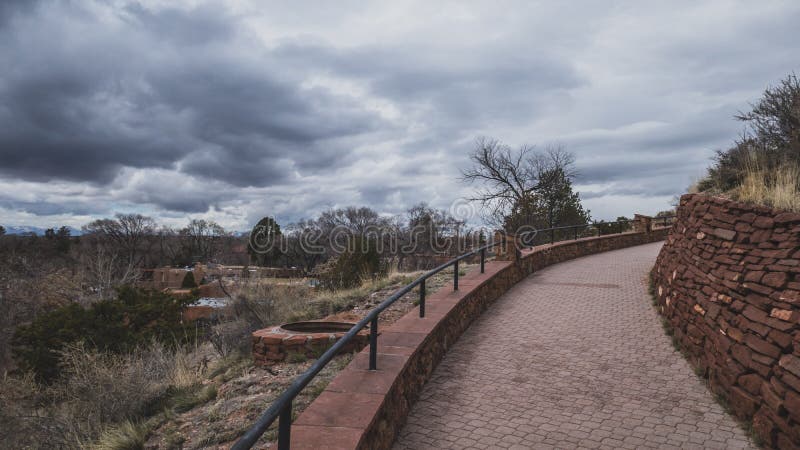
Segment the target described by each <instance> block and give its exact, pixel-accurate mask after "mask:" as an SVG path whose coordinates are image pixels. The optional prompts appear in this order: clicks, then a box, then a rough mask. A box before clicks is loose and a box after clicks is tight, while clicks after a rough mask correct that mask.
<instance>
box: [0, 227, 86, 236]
mask: <svg viewBox="0 0 800 450" xmlns="http://www.w3.org/2000/svg"><path fill="white" fill-rule="evenodd" d="M3 226H4V227H5V228H6V234H31V233H33V234H35V235H37V236H44V231H45V230H46V229H47V228H40V227H28V226H11V225H3ZM67 228H69V232H70V235H72V236H80V235H82V234H83V231H81V230H80V229H78V228H72V227H67ZM56 230H58V227H56Z"/></svg>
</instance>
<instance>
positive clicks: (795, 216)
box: [775, 212, 800, 225]
mask: <svg viewBox="0 0 800 450" xmlns="http://www.w3.org/2000/svg"><path fill="white" fill-rule="evenodd" d="M775 223H776V224H778V225H791V224H795V223H800V213H790V212H786V213H781V214H778V215H777V216H775Z"/></svg>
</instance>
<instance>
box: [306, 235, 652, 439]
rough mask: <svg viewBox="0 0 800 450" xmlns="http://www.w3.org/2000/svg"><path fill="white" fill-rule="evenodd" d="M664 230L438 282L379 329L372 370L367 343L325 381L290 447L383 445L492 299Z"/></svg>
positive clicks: (540, 254) (584, 243)
mask: <svg viewBox="0 0 800 450" xmlns="http://www.w3.org/2000/svg"><path fill="white" fill-rule="evenodd" d="M666 235H667V229H659V230H654V231H652V232H635V233H624V234H621V235H609V236H600V237H595V238H586V239H579V240H577V241H567V242H560V243H556V244H554V245H552V246H551V245H547V246H542V247H538V248H536V249H534V250H532V251H527V252H524V253H523V254H522V256H521V259H519V260H517V261H491V262H487V263H486V273H484V274H481V273H480V271H479V270H473V271H472V272H470V273H468V274H467V275H466V276H464V277H461V278H460V279H459V290H458V291H455V292H454V291H453V290H452V285H450V287H448V286H444V287H442V288H441V289H440V290H439V291H438V292H436V293H435V294H433V295H431V296H430V297H429V298H428V299H427V301H426V317H424V318H420V317H419V309H418V308H414V309H413V310H411V311H410V312H409V313H408V314H406V315H405V316H403V317H402V318H401V319H399V320H398V321H397V322H395V323H393V324H392V325H391V326H389V327H387V328H386V329H384V330H380V336H379V339H378V362H377V366H378V370H376V371H369V370H367V369H368V357H369V348H365V349H364V350H362V351H361V352H360V353H358V354H357V355H356V356H355V358H354V359H353V361H352V362H351V363H350V365H348V367H346V368H345V369H344V370H343V371H342V372H340V373H339V375H338V376H337V377H336V378H335V379H334V380H333V381H332V382H331V383H330V384H329V385H328V386H327V388H326V389H325V391H323V393H322V394H320V396H319V397H317V399H316V400H315V401H314V402H313V403H312V404H311V405H309V407H308V408H307V409H306V410H305V411H304V412H303V413H302V414H301V415H300V416H299V417H298V418H297V419H296V420H295V421H294V423H293V425H292V435H291V447H292V449H317V448H327V449H354V448H358V449H386V448H390V447H391V445H392V443H393V441H394V438H395V435H396V434H397V432H398V431H399V430H400V428H401V427H402V425H403V423H404V422H405V419H406V416H407V415H408V413H409V411H410V409H411V406H412V405H413V403H414V401H415V400H416V398H417V396H418V395H419V393H420V392H421V390H422V387H423V385H424V384H425V382H426V381H427V380H428V379H429V378H430V375H431V374H432V372H433V370H434V368H435V367H436V365H437V364H438V363H439V361H440V360H441V359H442V357H444V354H445V352H446V351H447V349H448V348H449V347H450V346H451V345H452V344H453V343H454V342H455V341H456V340H457V339H458V337H459V336H460V335H461V334H462V333H463V332H464V330H466V329H467V327H468V326H469V325H470V323H471V322H472V321H473V320H474V319H475V318H477V317H478V316H479V315H480V314H481V313H482V312H483V311H484V310H485V309H486V308H488V306H489V305H490V304H491V303H492V302H494V300H496V299H497V298H499V297H500V296H501V295H503V294H504V293H505V292H506V291H507V290H508V289H509V288H511V287H512V286H513V285H514V284H516V283H517V282H518V281H520V280H522V279H523V278H525V277H526V276H528V275H529V274H531V273H533V272H534V271H536V270H539V269H541V268H543V267H546V266H549V265H552V264H556V263H558V262H562V261H566V260H569V259H573V258H577V257H580V256H585V255H590V254H594V253H599V252H603V251H608V250H614V249H619V248H625V247H630V246H634V245H640V244H646V243H649V242H655V241H658V240H663V239H664V238H665V236H666Z"/></svg>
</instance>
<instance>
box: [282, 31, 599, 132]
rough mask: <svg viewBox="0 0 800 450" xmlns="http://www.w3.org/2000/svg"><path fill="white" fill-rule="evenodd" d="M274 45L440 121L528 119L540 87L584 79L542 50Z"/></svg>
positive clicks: (301, 63) (301, 62) (546, 89)
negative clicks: (425, 107)
mask: <svg viewBox="0 0 800 450" xmlns="http://www.w3.org/2000/svg"><path fill="white" fill-rule="evenodd" d="M275 52H276V54H277V55H280V56H281V57H282V58H285V59H286V60H287V61H292V62H293V64H296V65H297V66H298V67H303V68H306V69H312V68H313V69H317V70H319V69H320V68H324V69H325V70H328V71H330V72H331V73H333V74H336V75H337V76H341V77H346V78H351V79H356V80H359V81H360V82H361V83H363V84H364V86H366V87H368V88H369V89H370V91H371V92H372V93H373V94H375V95H378V96H380V97H385V98H390V99H392V100H394V101H396V102H399V103H402V104H409V103H425V104H429V105H431V107H432V109H433V110H435V111H436V117H437V118H439V119H440V123H438V124H437V125H440V126H442V127H443V128H444V129H447V128H449V127H458V128H463V127H465V126H470V125H471V124H470V123H469V122H468V121H469V120H480V119H485V118H487V117H488V116H492V118H493V119H505V120H513V121H517V120H519V121H522V120H527V118H529V117H530V116H531V114H533V113H535V112H536V111H537V110H538V109H539V108H540V107H541V106H542V105H541V104H542V102H544V101H545V100H546V99H547V98H548V96H547V95H543V93H552V92H554V91H559V90H566V89H571V88H575V87H578V86H581V85H582V84H585V83H586V80H585V79H584V78H583V77H582V76H580V75H579V74H578V73H577V70H576V69H575V67H573V66H572V65H571V64H570V63H569V62H567V61H565V60H564V59H562V58H558V57H555V56H553V55H550V54H548V53H547V52H543V51H537V52H531V53H525V54H521V53H518V52H516V51H515V50H514V49H500V50H498V49H496V48H493V49H480V48H474V49H468V50H452V49H450V50H448V49H436V48H432V47H417V46H403V47H387V46H383V47H377V46H369V45H367V46H363V47H357V48H348V49H337V48H334V47H332V46H324V45H320V44H310V43H309V44H304V43H302V42H286V43H284V44H282V45H281V46H279V47H278V48H277V49H276V50H275ZM511 92H513V93H514V94H513V95H509V94H510V93H511Z"/></svg>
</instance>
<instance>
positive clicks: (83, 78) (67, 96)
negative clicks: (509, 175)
mask: <svg viewBox="0 0 800 450" xmlns="http://www.w3.org/2000/svg"><path fill="white" fill-rule="evenodd" d="M58 5H61V6H63V9H62V8H59V7H58V6H55V4H49V5H48V7H49V8H43V9H45V11H44V12H42V13H41V16H36V15H33V16H29V17H27V18H26V20H28V21H30V22H34V23H38V24H39V25H40V26H42V22H44V25H45V26H46V25H47V22H48V21H51V20H52V21H55V22H56V23H57V26H54V28H53V29H52V30H51V32H52V34H53V39H47V40H45V39H41V38H38V37H37V36H35V35H34V33H36V31H35V30H32V29H31V28H30V27H29V25H30V23H26V22H25V21H22V20H18V21H16V22H15V23H13V24H11V26H9V27H8V28H6V29H3V30H2V31H0V39H2V40H3V41H4V42H5V44H0V61H3V62H7V63H12V62H13V64H12V65H6V67H12V66H13V70H9V71H5V72H4V73H3V74H2V75H0V105H2V106H0V118H1V119H2V121H1V122H0V157H2V159H3V161H4V164H3V165H2V166H0V174H2V175H6V176H10V177H16V178H21V179H27V180H37V181H45V180H48V179H65V180H73V181H89V182H94V183H101V184H104V183H108V182H110V181H111V180H113V179H114V178H115V177H116V176H117V174H118V173H119V171H120V170H121V169H122V168H124V167H132V168H148V167H149V168H179V169H180V170H183V171H184V172H185V173H187V174H190V175H198V176H202V177H206V178H211V179H220V180H224V181H226V182H228V183H231V184H234V185H237V186H268V185H274V184H277V183H280V182H282V181H284V180H285V179H286V176H287V175H288V174H290V173H291V171H300V172H314V171H316V170H320V169H323V168H325V169H329V168H332V167H335V166H336V164H337V162H338V161H340V160H341V159H340V157H341V156H343V154H344V153H346V152H348V151H349V148H348V147H347V146H344V145H341V144H339V145H337V144H335V143H332V141H333V140H335V139H337V138H342V137H348V136H355V135H359V134H361V133H365V132H368V131H370V130H372V129H374V128H375V127H377V126H378V120H377V119H376V118H375V117H374V114H373V113H369V112H364V111H363V110H361V109H360V108H359V107H358V106H357V105H355V104H354V103H353V102H352V101H351V100H349V99H347V98H341V97H337V96H334V95H332V94H331V93H329V92H327V91H326V90H324V89H319V88H318V89H304V88H302V87H301V86H300V82H301V79H298V78H292V77H291V76H284V75H282V74H281V73H280V61H277V60H275V59H274V58H272V57H271V56H270V55H269V53H268V52H267V51H266V50H264V49H261V48H258V47H254V48H252V49H251V50H252V51H251V52H250V53H246V54H244V55H243V54H242V52H237V51H236V48H235V45H236V44H237V42H238V41H236V40H235V30H234V27H233V22H232V19H230V18H229V17H226V15H225V14H224V11H223V12H218V11H217V10H218V9H219V8H212V7H210V6H209V7H200V8H195V9H191V10H175V9H167V10H162V11H158V12H153V11H151V10H149V9H147V8H145V7H143V6H141V5H139V4H131V5H129V6H128V7H127V8H125V9H123V10H122V11H120V12H118V14H117V15H116V16H114V18H115V20H117V22H116V25H117V26H119V27H121V30H106V29H104V28H103V25H102V24H101V23H100V21H99V19H98V18H97V17H95V16H93V15H92V11H93V10H91V9H90V8H87V9H86V10H81V9H80V6H78V4H77V3H59V4H58ZM58 14H63V15H64V17H63V20H61V18H58V17H55V16H56V15H58ZM81 26H88V27H90V28H92V29H96V30H97V33H98V35H97V36H94V37H89V38H86V39H81V38H80V37H77V39H76V36H75V35H74V34H75V33H79V31H78V28H79V27H81ZM121 32H122V33H121ZM121 34H122V36H121ZM62 38H63V39H62ZM70 39H72V40H71V41H70ZM62 40H63V41H68V42H69V44H67V43H62ZM216 46H222V47H220V48H218V47H216ZM172 203H173V202H165V203H162V204H161V205H162V206H164V207H171V206H172ZM194 209H196V208H194Z"/></svg>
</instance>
